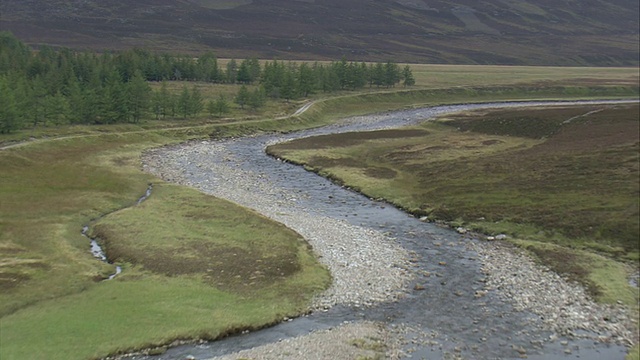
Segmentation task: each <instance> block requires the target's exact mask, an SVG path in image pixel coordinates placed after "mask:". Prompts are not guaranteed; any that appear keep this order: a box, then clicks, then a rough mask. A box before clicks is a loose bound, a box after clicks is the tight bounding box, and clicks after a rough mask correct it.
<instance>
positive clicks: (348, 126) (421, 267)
mask: <svg viewBox="0 0 640 360" xmlns="http://www.w3.org/2000/svg"><path fill="white" fill-rule="evenodd" d="M621 102H622V101H621ZM578 103H582V104H594V103H596V102H513V103H492V104H465V105H452V106H439V107H433V108H420V109H412V110H404V111H395V112H388V113H384V114H376V115H372V116H362V117H354V118H349V119H345V120H343V121H340V122H339V123H337V124H334V125H331V126H327V127H323V128H318V129H312V130H306V131H300V132H295V133H290V134H284V135H282V134H278V135H264V136H254V137H246V138H241V139H236V140H227V141H215V142H214V141H211V142H204V143H203V142H194V143H192V144H183V145H182V148H180V149H181V150H180V151H182V152H181V153H180V154H178V153H176V152H177V151H178V150H176V149H177V148H167V149H163V150H162V151H163V153H162V156H165V155H166V154H167V152H172V151H173V153H172V155H171V156H172V157H173V161H174V162H173V165H172V166H174V168H175V170H176V171H178V172H180V174H181V176H182V183H188V184H189V185H191V186H194V187H196V188H199V189H201V190H203V191H205V192H208V193H213V194H214V195H216V196H220V197H225V194H224V193H219V192H216V191H214V190H212V189H216V188H217V187H219V186H222V185H221V184H222V183H223V182H224V181H227V180H229V179H224V178H222V176H221V174H217V173H215V172H213V171H211V169H212V168H215V166H211V167H209V166H207V164H208V163H209V164H222V163H224V166H227V167H233V168H236V169H238V171H241V172H242V173H243V174H244V175H243V176H245V177H247V176H250V177H253V178H254V179H253V181H254V183H256V184H258V183H268V184H269V189H275V191H273V193H274V194H277V196H279V198H278V199H279V200H278V199H276V200H274V201H279V202H281V203H282V204H290V206H291V207H292V211H294V212H298V213H299V212H300V211H304V212H305V214H306V215H305V216H309V217H326V218H330V219H336V220H339V221H346V222H348V223H350V224H353V225H355V226H357V227H362V228H365V229H372V230H375V231H377V232H380V231H381V229H384V232H385V235H386V236H388V237H389V238H391V239H394V241H395V242H397V243H398V244H400V245H401V246H402V247H403V248H404V249H406V250H407V251H408V252H410V253H413V254H416V255H417V256H416V259H415V264H414V266H415V269H414V271H415V273H416V274H418V275H416V276H418V277H419V276H420V275H419V274H423V273H426V272H430V273H432V274H438V276H439V278H438V279H437V281H426V282H425V283H424V286H425V288H424V289H421V290H422V291H413V289H412V288H407V289H406V290H407V295H406V296H405V297H404V298H402V299H399V300H397V301H391V302H384V303H380V304H377V305H375V306H370V307H366V306H365V307H363V306H349V305H338V306H334V307H332V308H331V309H330V310H328V311H317V312H314V313H312V314H310V315H308V316H303V317H300V318H297V319H293V320H292V321H287V322H283V323H281V324H279V325H276V326H273V327H270V328H267V329H263V330H260V331H256V332H253V333H249V334H243V335H238V336H233V337H229V338H226V339H223V340H219V341H215V342H210V343H206V344H200V345H185V346H178V347H175V348H171V349H169V350H168V351H167V352H166V353H165V354H163V355H160V356H155V357H153V356H148V357H145V356H139V355H138V356H136V357H135V358H136V359H184V358H188V357H189V356H192V357H193V358H197V359H203V358H210V357H213V356H217V355H223V354H229V353H233V352H236V351H239V350H242V349H247V348H252V347H255V346H258V345H262V344H266V343H270V342H275V341H278V340H280V339H284V338H290V337H295V336H299V335H306V334H308V333H309V332H311V331H314V330H321V329H327V328H330V327H334V326H337V325H340V324H341V323H343V322H344V321H355V320H372V321H381V322H384V323H386V324H388V325H389V326H401V325H403V326H404V325H407V326H408V327H409V328H412V329H417V330H419V331H420V332H423V333H427V334H430V337H431V340H432V341H430V342H426V343H418V344H411V341H409V343H410V345H407V346H411V347H412V349H411V351H412V357H413V358H429V359H440V358H444V357H445V354H456V355H459V356H462V357H463V358H473V359H496V358H499V359H511V358H514V359H515V358H521V357H522V356H523V354H526V356H527V357H528V358H529V359H573V358H580V359H583V360H584V359H594V360H595V359H604V358H606V359H623V358H624V354H625V352H626V349H625V347H623V346H620V345H613V344H603V343H596V342H594V341H593V340H590V339H579V338H562V337H560V338H558V339H557V340H555V339H554V338H555V336H554V334H553V333H552V332H551V331H549V330H545V328H544V327H542V326H540V322H541V320H540V317H539V316H535V315H534V314H531V313H528V312H526V311H521V310H518V309H516V308H515V307H514V306H513V304H512V303H510V302H509V301H506V300H504V298H503V297H500V296H498V294H496V293H494V292H490V293H488V294H487V295H486V296H485V297H483V298H482V299H478V298H477V297H474V296H473V294H474V292H475V291H477V290H479V289H482V286H483V282H484V281H485V278H484V277H485V274H483V271H482V270H481V264H480V261H479V259H478V256H477V253H475V252H474V251H473V250H470V248H469V247H468V246H465V243H466V242H469V241H479V240H475V239H469V238H463V237H461V236H460V234H458V233H456V232H455V231H451V230H449V229H445V228H442V227H438V226H436V225H434V224H430V223H424V222H421V221H419V220H418V219H415V218H413V217H411V216H408V215H407V214H406V213H403V212H402V211H399V210H397V209H395V208H393V207H391V206H381V205H384V204H381V203H380V202H377V201H374V200H371V199H368V198H366V197H364V196H362V195H360V194H358V193H355V192H353V191H350V190H348V189H344V188H342V187H340V186H337V185H335V184H333V183H331V182H330V181H328V180H326V179H324V178H322V177H320V176H317V175H316V174H313V173H310V172H307V171H305V170H304V169H303V168H302V167H299V166H294V165H291V164H287V163H285V162H282V161H278V160H277V159H273V158H271V157H269V156H267V155H265V153H264V149H265V147H266V146H268V145H269V144H273V143H277V142H282V141H287V140H290V139H295V138H301V137H307V136H314V135H321V134H329V133H339V132H352V131H369V130H376V129H384V128H395V127H401V126H405V125H411V124H415V123H419V122H422V121H425V120H428V119H430V118H433V117H435V116H437V115H441V114H446V113H452V112H459V111H466V110H474V109H485V108H505V107H522V106H543V105H544V106H546V105H558V104H562V105H566V104H578ZM598 103H604V102H598ZM606 103H616V102H614V101H609V102H606ZM190 146H201V147H202V146H205V147H206V146H215V147H216V148H218V149H222V150H221V151H218V152H217V153H218V154H226V155H225V156H215V157H211V156H207V154H202V156H201V157H199V158H197V159H194V158H193V153H189V152H188V151H187V152H184V149H185V148H187V149H188V148H189V147H190ZM181 154H189V156H186V155H185V156H182V155H181ZM164 177H165V178H167V179H171V175H167V174H165V176H164ZM243 191H244V192H245V193H247V194H248V197H249V198H250V197H251V192H252V191H253V192H254V193H255V196H262V195H264V194H260V192H261V191H263V188H261V187H260V186H255V187H253V188H252V187H248V188H245V189H243ZM229 200H232V201H236V202H238V199H237V198H234V197H230V198H229ZM241 204H242V205H244V206H248V207H252V206H251V201H250V200H247V201H245V202H244V203H242V202H241ZM257 210H258V211H260V209H257ZM293 228H294V230H296V228H295V226H294V227H293ZM442 244H445V245H446V246H441V245H442ZM436 259H437V260H436ZM439 262H440V263H446V264H447V266H446V267H443V266H438V263H439ZM460 290H462V291H460ZM413 336H416V334H412V333H408V334H406V337H407V339H408V340H411V338H412V337H413ZM549 339H554V340H555V341H550V340H549ZM434 344H437V346H434ZM514 349H524V352H518V351H514ZM567 349H570V351H567Z"/></svg>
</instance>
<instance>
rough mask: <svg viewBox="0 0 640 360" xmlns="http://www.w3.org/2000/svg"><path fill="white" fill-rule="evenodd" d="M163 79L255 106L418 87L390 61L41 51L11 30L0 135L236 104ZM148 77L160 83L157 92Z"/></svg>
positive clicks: (1, 69)
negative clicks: (226, 88)
mask: <svg viewBox="0 0 640 360" xmlns="http://www.w3.org/2000/svg"><path fill="white" fill-rule="evenodd" d="M166 81H194V82H195V81H199V82H208V83H219V84H240V85H241V86H240V87H239V90H238V92H237V94H236V96H235V97H234V99H231V101H233V103H234V104H235V105H237V106H238V107H240V108H245V107H248V108H251V109H258V108H260V107H261V106H263V105H264V104H265V102H266V101H267V99H268V98H271V99H285V100H291V99H296V98H300V97H307V96H309V95H311V94H313V93H317V92H327V93H330V92H335V91H340V90H357V89H362V88H364V87H367V86H369V87H374V86H375V87H392V86H396V85H397V84H399V83H402V84H403V85H404V86H411V85H414V84H415V80H414V78H413V74H412V73H411V69H410V68H409V66H406V67H404V68H403V69H401V68H400V67H399V66H398V65H397V64H395V63H392V62H387V63H375V64H373V63H372V64H366V63H355V62H347V61H346V60H344V59H343V60H341V61H334V62H330V63H317V62H316V63H313V64H308V63H301V64H297V63H293V62H283V61H277V60H274V61H267V62H265V63H264V64H261V63H260V62H259V61H258V60H257V59H255V58H253V59H244V60H241V61H236V60H235V59H232V60H229V61H227V62H226V64H225V65H224V66H220V64H219V62H218V60H217V58H216V57H215V56H214V55H213V53H211V52H207V53H205V54H204V55H202V56H199V57H197V58H194V57H191V56H186V55H169V54H156V53H152V52H149V51H147V50H144V49H133V50H127V51H122V52H117V53H116V52H104V53H92V52H77V51H73V50H71V49H57V50H54V49H53V48H51V47H46V46H44V47H41V48H39V49H38V50H37V51H36V50H33V49H31V48H29V47H28V46H26V45H25V44H24V43H22V42H21V41H19V40H18V39H17V38H15V37H14V36H13V35H12V34H11V33H8V32H0V104H2V106H0V133H8V132H11V131H13V130H16V129H20V128H25V127H30V126H33V127H35V126H39V125H40V126H42V125H45V126H46V125H50V124H54V125H62V124H111V123H137V122H139V121H141V120H142V119H145V118H149V117H150V116H154V117H155V118H157V119H162V118H168V117H171V118H175V117H183V118H187V117H191V116H197V115H199V114H201V112H202V111H205V110H206V111H207V112H208V113H209V114H210V115H218V116H221V115H223V114H225V113H227V112H229V110H230V108H231V101H230V100H227V99H225V98H224V97H223V96H221V95H220V96H218V97H216V98H214V99H209V100H206V99H204V98H203V96H202V94H201V93H200V91H199V90H198V87H196V86H195V85H193V86H192V87H191V88H189V87H187V86H184V87H183V89H182V91H181V92H180V93H177V94H176V93H174V92H171V91H169V90H168V88H167V86H166ZM149 82H162V85H161V86H160V87H159V88H158V89H157V90H155V91H152V90H151V87H150V85H149ZM250 88H251V89H252V90H250Z"/></svg>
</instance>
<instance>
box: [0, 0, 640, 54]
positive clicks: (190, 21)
mask: <svg viewBox="0 0 640 360" xmlns="http://www.w3.org/2000/svg"><path fill="white" fill-rule="evenodd" d="M639 13H640V11H639V4H638V1H637V0H611V1H603V0H580V1H575V0H429V1H426V0H395V1H392V0H350V1H344V0H253V1H252V0H136V1H126V0H100V1H98V0H66V1H62V0H2V1H0V14H1V20H0V26H1V28H2V30H9V31H12V32H13V33H14V34H15V35H16V36H18V37H19V38H21V39H22V40H24V41H25V42H27V43H30V44H41V43H45V44H51V45H61V46H70V47H76V48H96V49H102V48H112V49H117V48H123V47H132V46H146V47H150V48H153V49H157V50H171V51H178V52H185V51H190V52H194V53H197V52H201V51H204V50H207V49H212V50H215V51H216V54H217V55H218V56H220V57H246V56H258V57H262V58H298V59H322V58H331V59H335V58H339V57H341V56H345V57H347V59H350V60H386V59H393V60H395V61H420V62H436V63H468V64H473V63H480V64H535V65H637V64H638V63H639V60H638V56H639V50H638V47H639V46H638V41H639V35H638V33H639V21H638V18H639Z"/></svg>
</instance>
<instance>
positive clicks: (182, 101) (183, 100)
mask: <svg viewBox="0 0 640 360" xmlns="http://www.w3.org/2000/svg"><path fill="white" fill-rule="evenodd" d="M190 97H191V95H190V94H189V89H187V85H185V86H183V87H182V92H180V96H179V97H178V101H177V106H176V107H177V110H178V114H180V115H182V117H183V118H184V119H186V118H187V116H189V114H190V112H189V110H190V108H189V101H190Z"/></svg>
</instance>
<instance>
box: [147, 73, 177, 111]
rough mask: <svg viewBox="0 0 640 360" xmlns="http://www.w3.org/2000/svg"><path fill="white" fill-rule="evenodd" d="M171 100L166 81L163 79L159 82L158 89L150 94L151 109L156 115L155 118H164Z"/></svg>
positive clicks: (170, 106) (169, 108)
mask: <svg viewBox="0 0 640 360" xmlns="http://www.w3.org/2000/svg"><path fill="white" fill-rule="evenodd" d="M173 102H174V101H173V97H172V96H171V94H170V93H169V90H168V89H167V82H166V81H163V82H162V83H161V84H160V89H158V90H155V91H154V92H153V94H152V95H151V110H152V112H153V114H154V115H155V116H156V120H157V119H160V118H162V119H164V118H165V117H166V116H167V114H169V112H170V110H171V108H172V103H173Z"/></svg>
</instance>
